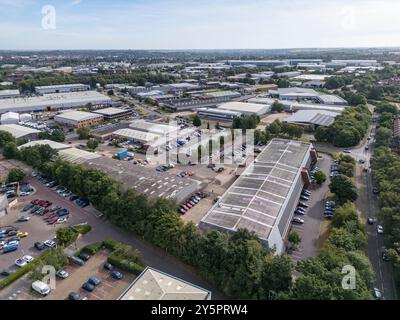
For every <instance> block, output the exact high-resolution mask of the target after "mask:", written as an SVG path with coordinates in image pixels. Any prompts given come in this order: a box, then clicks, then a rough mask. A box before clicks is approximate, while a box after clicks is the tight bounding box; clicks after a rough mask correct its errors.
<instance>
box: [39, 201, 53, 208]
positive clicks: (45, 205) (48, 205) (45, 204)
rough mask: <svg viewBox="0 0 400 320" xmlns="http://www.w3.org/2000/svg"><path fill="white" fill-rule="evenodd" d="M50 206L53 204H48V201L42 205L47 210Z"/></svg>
mask: <svg viewBox="0 0 400 320" xmlns="http://www.w3.org/2000/svg"><path fill="white" fill-rule="evenodd" d="M52 204H53V203H52V202H50V201H45V202H44V203H43V204H42V207H45V208H48V207H50V206H51V205H52Z"/></svg>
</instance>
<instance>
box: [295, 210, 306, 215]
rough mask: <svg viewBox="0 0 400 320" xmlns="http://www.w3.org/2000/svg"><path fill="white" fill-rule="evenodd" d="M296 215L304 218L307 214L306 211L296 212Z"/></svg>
mask: <svg viewBox="0 0 400 320" xmlns="http://www.w3.org/2000/svg"><path fill="white" fill-rule="evenodd" d="M294 214H297V215H299V216H304V215H305V214H306V213H305V212H304V211H301V210H296V211H295V212H294Z"/></svg>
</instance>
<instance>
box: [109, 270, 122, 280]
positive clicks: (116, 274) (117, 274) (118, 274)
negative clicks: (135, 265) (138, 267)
mask: <svg viewBox="0 0 400 320" xmlns="http://www.w3.org/2000/svg"><path fill="white" fill-rule="evenodd" d="M111 277H113V278H114V279H116V280H121V279H122V278H123V277H124V276H123V275H122V273H121V272H119V271H113V272H111Z"/></svg>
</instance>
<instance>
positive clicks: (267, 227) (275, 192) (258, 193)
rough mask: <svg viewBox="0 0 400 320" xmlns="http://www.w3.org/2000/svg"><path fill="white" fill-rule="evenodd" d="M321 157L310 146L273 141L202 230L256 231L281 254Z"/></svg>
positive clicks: (210, 214) (208, 216)
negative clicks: (312, 169) (313, 166)
mask: <svg viewBox="0 0 400 320" xmlns="http://www.w3.org/2000/svg"><path fill="white" fill-rule="evenodd" d="M316 161H317V154H316V152H315V150H314V149H313V148H312V145H311V144H310V143H305V142H299V141H292V140H284V139H272V140H271V142H270V143H269V144H268V145H267V147H266V148H265V149H264V150H263V151H262V152H261V153H260V154H259V156H258V157H257V159H256V160H255V161H254V162H253V163H252V164H251V165H250V166H248V167H247V168H246V169H245V170H244V172H243V174H242V175H241V176H240V177H239V178H238V179H237V180H236V181H235V182H234V184H233V185H232V186H231V187H230V188H229V189H228V190H227V191H226V192H225V193H224V194H223V196H222V197H221V199H220V200H218V202H217V203H216V204H215V205H214V206H213V207H212V208H211V209H210V210H209V212H208V213H207V214H206V216H205V217H204V218H203V219H202V220H201V222H200V227H201V228H204V229H207V228H215V229H218V230H221V231H228V232H235V231H237V230H238V229H242V228H245V229H248V230H250V231H254V232H255V233H256V234H257V235H258V237H259V238H260V239H261V240H262V241H263V243H265V245H266V246H268V247H270V248H274V247H275V249H276V251H277V252H278V253H282V252H284V250H285V245H284V239H285V238H286V236H287V233H288V231H289V229H290V226H291V220H292V218H293V212H294V210H295V208H296V206H297V203H298V200H299V197H300V194H301V191H302V189H303V186H304V184H308V183H309V175H308V171H307V169H305V168H309V166H310V165H311V163H312V162H316Z"/></svg>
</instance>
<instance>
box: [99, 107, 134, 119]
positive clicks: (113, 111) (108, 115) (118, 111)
mask: <svg viewBox="0 0 400 320" xmlns="http://www.w3.org/2000/svg"><path fill="white" fill-rule="evenodd" d="M92 112H93V113H97V114H101V115H102V116H103V117H104V119H105V120H114V119H121V118H125V117H128V116H130V115H132V110H131V109H123V108H114V107H110V108H105V109H97V110H93V111H92Z"/></svg>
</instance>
